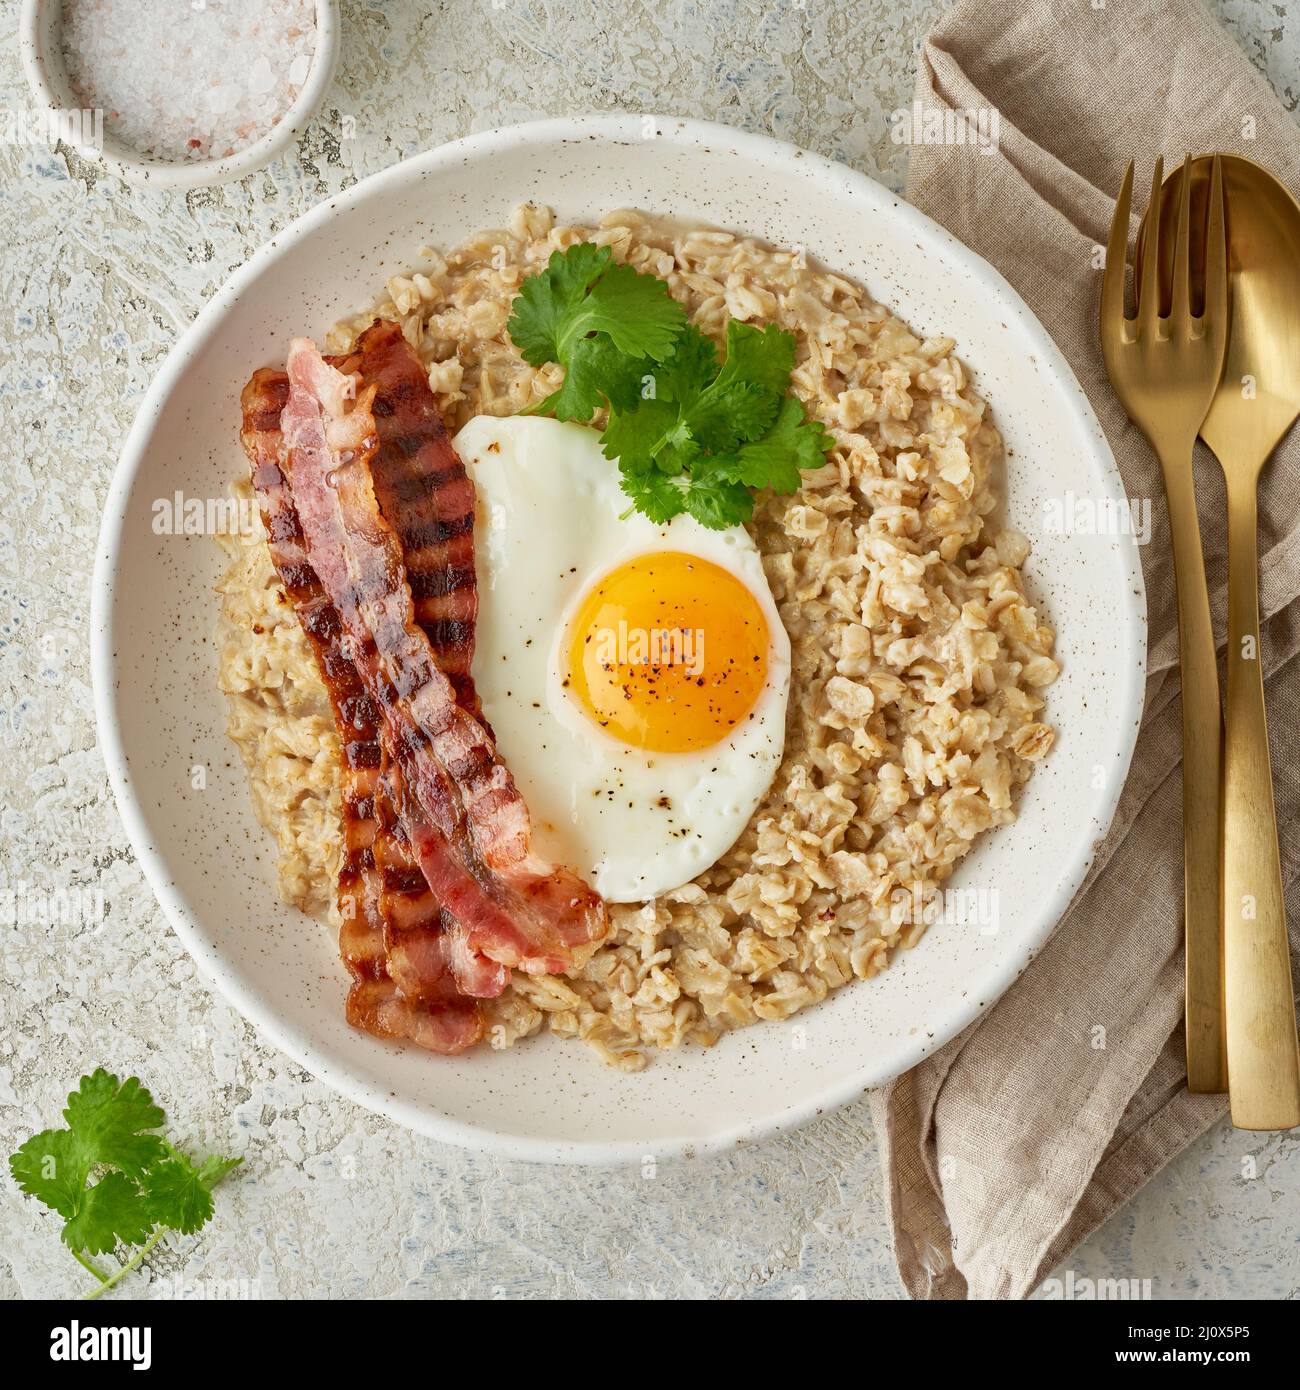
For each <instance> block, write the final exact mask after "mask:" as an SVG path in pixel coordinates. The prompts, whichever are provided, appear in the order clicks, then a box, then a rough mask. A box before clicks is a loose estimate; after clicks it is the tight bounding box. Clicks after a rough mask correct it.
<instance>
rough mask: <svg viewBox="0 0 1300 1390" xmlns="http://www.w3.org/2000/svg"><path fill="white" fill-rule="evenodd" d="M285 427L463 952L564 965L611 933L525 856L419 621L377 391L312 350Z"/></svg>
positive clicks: (419, 842) (403, 800)
mask: <svg viewBox="0 0 1300 1390" xmlns="http://www.w3.org/2000/svg"><path fill="white" fill-rule="evenodd" d="M288 373H289V383H290V389H289V400H288V403H287V404H286V406H285V409H284V412H283V415H282V418H281V423H282V428H283V430H284V435H285V444H286V448H287V451H288V471H289V482H290V487H291V489H292V492H293V496H294V500H295V503H296V505H297V509H298V515H299V518H300V521H301V524H302V528H303V533H304V535H305V537H306V539H307V542H308V546H309V549H310V553H311V556H312V562H313V564H314V566H315V568H316V573H317V575H318V577H319V579H320V582H321V585H322V587H323V589H324V592H325V593H326V594H327V595H328V597H329V599H330V601H331V602H332V603H333V604H334V606H335V608H336V610H337V612H338V614H339V618H340V621H341V622H342V625H343V629H344V632H345V633H346V634H347V636H348V638H349V639H351V640H350V644H349V651H350V654H351V655H352V657H353V660H354V662H355V664H356V670H357V674H358V676H359V677H360V680H361V683H362V685H363V687H364V689H365V691H366V693H367V694H368V695H369V696H370V697H371V699H372V700H373V701H374V702H375V704H376V706H377V707H378V709H379V711H380V721H381V737H382V741H383V744H384V747H385V748H386V750H387V752H388V753H389V755H390V757H391V758H392V761H393V764H394V767H393V769H392V770H391V775H393V776H394V779H395V780H394V793H395V796H396V798H397V810H398V814H399V816H400V818H401V821H402V824H403V825H404V826H405V828H406V831H407V835H408V838H409V840H410V844H411V847H412V849H413V851H414V853H415V856H416V858H417V860H418V862H419V865H420V868H421V869H422V870H423V872H424V875H425V878H426V880H427V881H428V884H429V887H430V889H431V890H432V892H433V895H434V897H435V898H436V899H437V901H438V902H439V903H440V904H442V906H443V908H444V910H445V912H446V914H447V917H448V919H449V920H450V923H451V924H452V926H453V931H452V933H451V935H452V938H453V942H454V946H453V953H454V954H453V969H455V970H457V972H458V973H457V978H458V980H460V983H461V986H462V988H468V982H467V981H466V980H465V979H464V978H462V977H461V975H460V973H459V969H460V960H461V959H462V955H461V953H462V952H464V951H468V952H471V953H473V954H474V955H483V956H487V957H488V958H489V959H490V960H493V961H496V962H498V963H499V964H501V965H504V966H508V967H517V968H519V969H523V970H525V971H529V972H532V973H554V972H559V971H563V970H567V969H569V968H571V967H572V966H573V965H574V964H575V963H576V962H577V960H578V959H579V956H580V955H581V953H582V952H583V951H584V950H585V948H587V947H589V946H591V945H592V944H594V943H595V942H597V941H599V940H600V939H601V938H602V937H603V936H604V935H605V933H606V932H607V931H608V926H609V924H608V917H607V914H606V912H605V905H604V902H603V900H602V899H601V898H600V897H599V896H598V895H597V894H596V893H595V892H594V891H593V890H592V889H591V888H590V887H589V886H588V885H587V884H586V883H584V882H583V881H582V880H581V879H580V878H579V877H578V876H577V875H576V874H574V873H573V872H571V871H570V870H568V869H564V868H559V867H556V866H555V865H552V864H548V863H546V862H545V861H544V860H542V859H540V858H539V857H538V856H536V855H534V854H533V853H532V849H531V835H532V827H531V822H530V819H529V816H528V810H527V807H526V806H525V805H524V802H523V798H522V797H521V796H520V794H519V791H518V789H517V788H516V786H515V784H514V780H513V778H512V777H511V776H510V773H509V771H508V769H507V768H506V767H505V765H504V763H502V762H501V760H500V758H499V757H498V756H497V753H496V748H495V745H494V744H493V742H492V739H491V737H490V736H489V735H488V733H487V731H486V730H485V729H484V728H483V726H482V724H481V723H480V722H479V721H478V720H476V719H475V718H474V717H473V715H471V714H470V713H468V712H467V711H466V710H464V709H463V708H461V706H460V705H458V704H457V702H456V694H455V690H454V688H453V686H452V684H451V682H450V680H449V679H448V678H447V676H445V675H444V674H443V673H442V671H441V670H440V669H439V667H438V663H437V661H436V660H435V659H434V654H433V649H432V647H431V646H430V643H429V640H428V638H427V637H426V635H425V634H424V632H423V631H422V630H421V628H420V627H419V626H418V624H417V623H416V619H415V610H414V605H413V601H412V597H411V590H410V587H409V586H408V583H407V579H406V570H405V566H404V563H403V557H402V548H401V544H400V542H399V540H398V538H397V536H396V534H395V533H394V531H393V529H392V527H391V526H390V525H389V524H388V523H387V521H386V520H385V518H384V516H383V514H382V512H381V509H380V505H379V501H378V499H377V497H376V488H375V485H374V482H373V480H372V477H371V472H370V465H371V460H372V459H373V458H374V456H375V454H376V452H377V450H378V448H379V435H378V428H377V425H376V421H375V415H374V411H373V405H374V399H375V396H376V394H377V389H376V386H375V385H369V386H366V387H365V388H364V389H363V390H362V391H361V393H360V396H359V397H358V396H357V395H356V378H355V377H348V376H344V375H343V374H342V373H341V372H339V371H337V370H336V369H335V368H333V367H331V366H330V365H329V363H327V362H326V361H325V360H324V358H322V357H321V355H320V353H319V352H318V351H317V350H316V347H315V345H314V344H313V343H311V342H309V341H308V340H306V339H302V338H299V339H295V340H294V342H293V344H292V345H291V347H290V350H289V362H288Z"/></svg>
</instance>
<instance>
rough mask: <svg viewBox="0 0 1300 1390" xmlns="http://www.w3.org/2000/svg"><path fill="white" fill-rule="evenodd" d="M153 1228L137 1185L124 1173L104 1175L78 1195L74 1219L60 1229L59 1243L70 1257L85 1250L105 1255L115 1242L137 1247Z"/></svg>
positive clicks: (146, 1206) (152, 1222) (150, 1216)
mask: <svg viewBox="0 0 1300 1390" xmlns="http://www.w3.org/2000/svg"><path fill="white" fill-rule="evenodd" d="M153 1228H154V1219H153V1216H152V1214H151V1213H150V1211H149V1207H148V1205H147V1204H146V1203H144V1202H142V1201H141V1200H140V1188H139V1187H138V1186H137V1184H136V1183H134V1182H133V1181H132V1180H131V1179H130V1178H128V1177H127V1176H126V1174H125V1173H118V1172H112V1173H105V1174H104V1176H103V1177H102V1178H100V1180H99V1181H98V1182H97V1183H94V1184H92V1185H91V1186H90V1187H88V1188H86V1190H85V1192H84V1193H83V1194H82V1196H81V1200H80V1202H79V1203H78V1206H77V1212H76V1215H75V1216H73V1217H71V1218H70V1219H69V1220H68V1221H67V1222H66V1224H65V1225H64V1227H63V1243H64V1244H65V1245H66V1246H67V1247H68V1249H69V1250H71V1251H72V1252H73V1253H74V1254H75V1253H76V1252H77V1251H79V1250H88V1251H89V1252H90V1253H91V1254H92V1255H106V1254H108V1252H109V1251H110V1250H112V1249H114V1248H115V1247H116V1245H117V1243H118V1241H119V1240H120V1241H121V1242H122V1244H123V1245H139V1244H140V1243H141V1241H144V1240H146V1239H148V1236H149V1233H150V1231H152V1230H153Z"/></svg>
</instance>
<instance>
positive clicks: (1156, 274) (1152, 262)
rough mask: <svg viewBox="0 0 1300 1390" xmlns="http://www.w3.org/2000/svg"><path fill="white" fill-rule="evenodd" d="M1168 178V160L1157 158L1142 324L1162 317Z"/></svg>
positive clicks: (1145, 250)
mask: <svg viewBox="0 0 1300 1390" xmlns="http://www.w3.org/2000/svg"><path fill="white" fill-rule="evenodd" d="M1164 181H1165V161H1164V159H1163V158H1160V159H1157V160H1156V167H1155V169H1154V170H1153V171H1152V173H1151V201H1150V202H1149V203H1148V204H1147V225H1146V233H1145V235H1146V241H1145V242H1144V243H1143V256H1142V284H1141V286H1140V288H1139V289H1138V301H1137V316H1138V322H1139V323H1140V324H1151V325H1154V324H1155V321H1156V319H1158V318H1159V317H1160V190H1161V188H1162V186H1163V185H1164Z"/></svg>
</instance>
